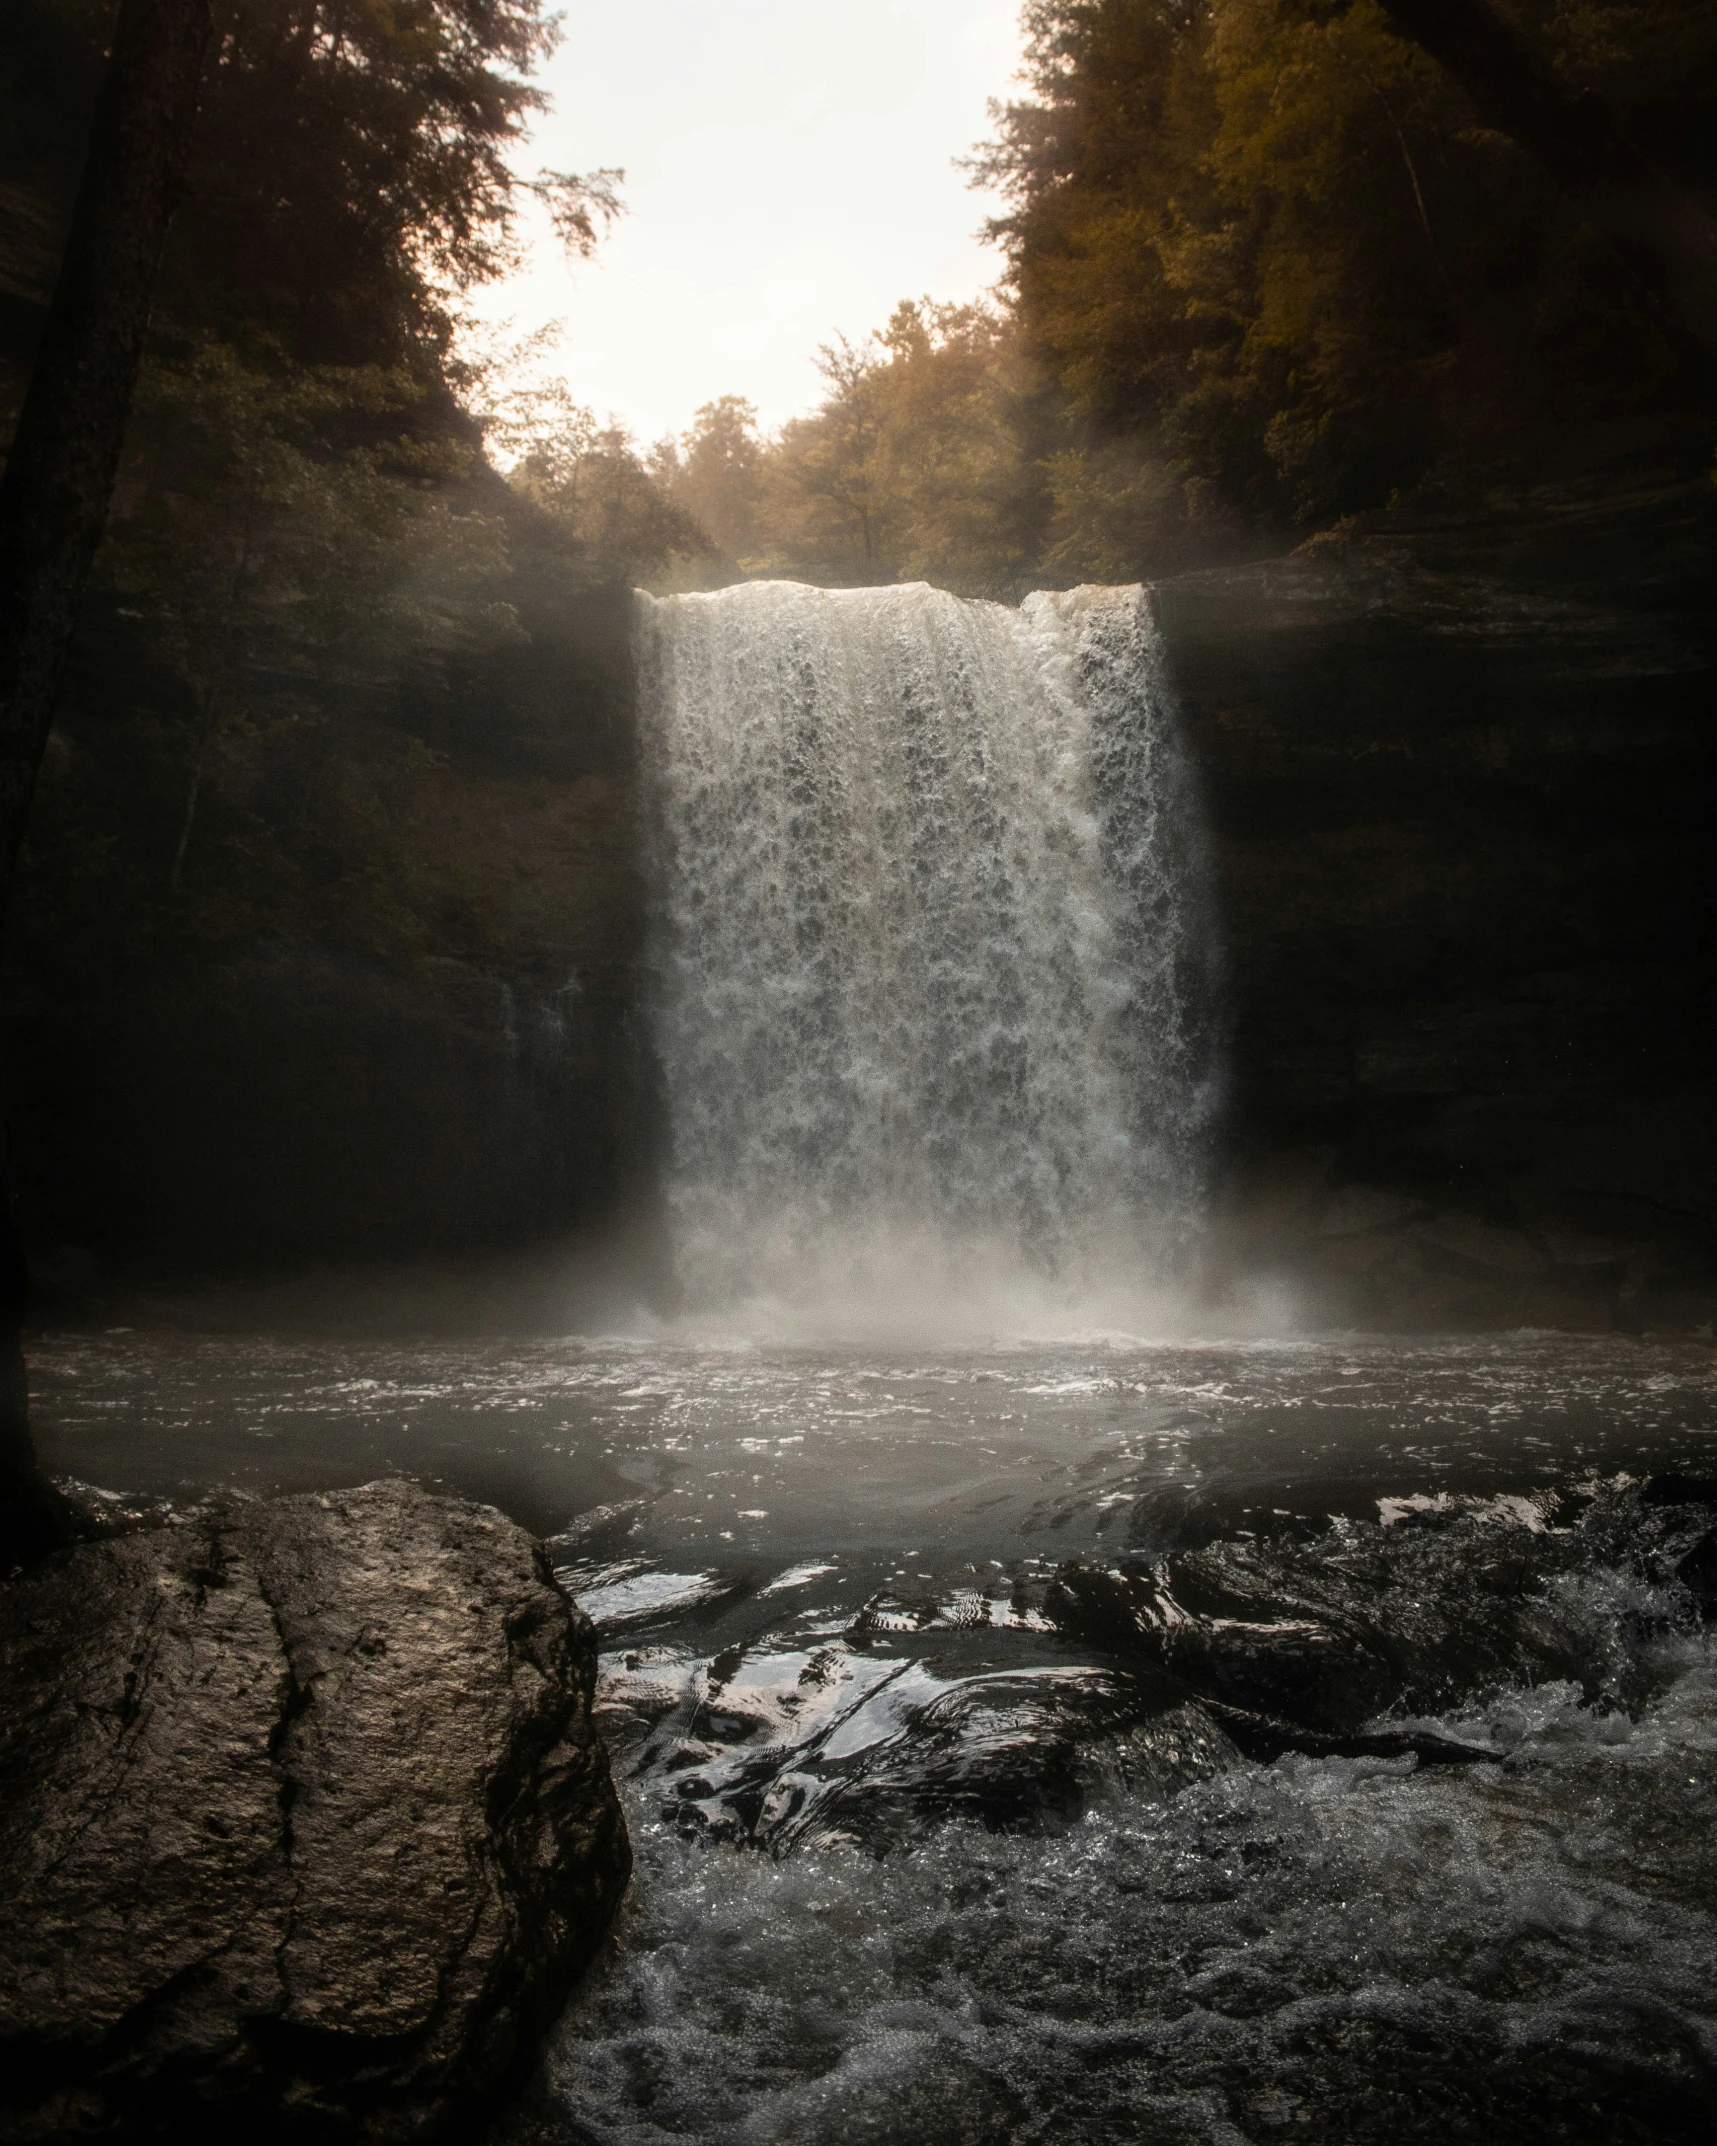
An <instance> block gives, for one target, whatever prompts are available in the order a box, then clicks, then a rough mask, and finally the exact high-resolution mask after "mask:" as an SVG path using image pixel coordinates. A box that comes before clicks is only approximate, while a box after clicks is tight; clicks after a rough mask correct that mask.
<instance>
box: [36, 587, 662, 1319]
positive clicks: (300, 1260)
mask: <svg viewBox="0 0 1717 2146" xmlns="http://www.w3.org/2000/svg"><path fill="white" fill-rule="evenodd" d="M630 618H631V597H630V592H629V591H626V590H622V589H613V590H606V591H598V592H595V593H594V594H592V595H589V596H586V597H585V598H583V599H581V600H580V604H579V606H578V608H577V611H576V612H575V613H574V612H569V614H568V615H567V616H566V617H565V618H564V619H563V620H560V621H558V622H557V626H558V638H557V639H554V640H553V643H552V645H548V646H545V647H544V648H541V649H539V650H538V651H537V653H536V656H535V658H534V669H533V674H532V677H531V678H530V679H527V680H526V681H525V684H526V685H528V686H530V687H531V689H532V690H533V692H534V693H535V695H536V698H537V699H538V700H540V701H541V702H542V705H541V707H540V708H539V709H538V710H537V711H536V715H535V718H534V721H535V727H536V730H537V731H539V732H540V733H541V736H542V739H543V741H544V750H543V752H542V753H541V754H539V755H538V756H537V757H538V759H539V760H541V761H543V762H544V764H543V765H535V766H533V765H529V764H526V765H523V766H516V767H508V766H505V765H502V766H496V767H485V766H483V765H480V764H473V756H472V754H471V753H469V752H466V753H463V754H461V755H459V756H457V757H456V756H454V755H453V754H452V753H451V752H450V753H449V755H448V758H447V762H446V764H445V765H444V766H443V767H442V768H441V769H440V770H439V771H438V772H437V773H436V774H435V775H434V776H433V777H431V778H430V779H429V780H428V781H427V782H426V783H425V784H424V785H423V787H422V794H421V796H420V798H419V800H418V802H417V804H416V806H415V808H414V814H415V816H414V820H413V824H412V827H411V830H410V839H411V842H412V845H413V849H414V852H415V856H416V859H417V863H418V867H419V869H420V870H421V871H422V873H423V874H424V875H425V876H426V877H427V878H430V879H433V880H434V881H435V882H436V883H437V884H444V885H445V886H446V887H448V888H449V889H450V890H452V891H451V895H450V898H452V899H456V901H457V902H458V904H459V905H460V907H461V909H462V911H464V912H469V913H470V914H472V915H475V916H477V917H479V918H481V919H482V925H483V937H484V940H485V942H486V948H487V951H486V952H485V953H484V954H483V956H482V957H481V958H472V957H471V956H469V955H467V956H465V957H463V958H453V957H452V956H450V955H437V954H434V953H421V952H419V953H415V954H411V955H398V954H395V955H389V954H387V953H385V952H380V951H377V952H371V953H366V952H363V951H361V950H358V949H354V948H350V947H348V948H340V947H335V946H329V945H325V944H324V945H317V944H313V943H304V942H295V941H293V940H291V939H285V938H280V939H269V940H253V941H251V942H248V943H239V944H236V945H235V946H233V947H232V948H230V949H229V950H227V951H226V952H224V953H221V954H218V955H215V956H212V957H210V958H209V959H207V960H206V961H205V962H202V963H183V964H181V965H180V966H179V967H178V968H177V969H174V970H166V971H156V972H154V973H150V974H146V975H142V976H139V977H137V978H135V979H133V980H129V981H128V980H126V979H125V978H123V977H121V978H119V979H118V980H117V982H116V981H115V979H114V978H112V977H108V976H104V977H101V978H99V979H96V980H95V984H94V987H93V988H88V989H86V990H84V991H82V992H77V991H72V990H70V989H66V988H61V989H57V990H56V991H55V992H54V993H53V994H52V995H51V996H49V995H45V994H43V995H38V996H36V997H34V998H32V996H31V995H30V994H29V993H27V992H20V991H18V990H16V989H14V991H13V992H12V994H11V996H10V999H9V1002H8V1004H7V1006H6V1008H5V1010H4V1018H3V1030H4V1033H3V1037H0V1041H3V1044H4V1052H5V1060H6V1069H7V1088H8V1094H7V1108H8V1117H9V1120H10V1123H11V1127H12V1132H13V1139H14V1161H13V1167H14V1171H15V1175H16V1178H17V1182H18V1188H19V1192H20V1196H21V1210H22V1213H23V1216H24V1219H25V1224H26V1228H27V1230H28V1232H29V1235H30V1239H31V1242H32V1245H33V1248H34V1254H35V1262H36V1266H37V1269H38V1272H39V1276H40V1279H41V1294H42V1301H43V1306H44V1310H45V1312H47V1313H48V1314H49V1315H51V1316H67V1315H73V1314H75V1313H76V1312H77V1310H78V1308H79V1305H80V1302H87V1303H88V1305H90V1306H91V1307H96V1308H99V1306H100V1305H101V1304H102V1303H103V1302H106V1301H110V1300H111V1299H112V1297H113V1294H114V1292H115V1291H116V1290H123V1289H124V1288H125V1287H126V1286H127V1285H128V1283H130V1282H133V1281H137V1280H143V1281H149V1282H155V1281H162V1280H167V1281H178V1280H184V1281H190V1282H194V1281H196V1280H197V1279H198V1278H199V1277H211V1276H216V1275H223V1274H224V1275H229V1276H230V1275H233V1274H237V1273H265V1272H268V1271H278V1270H282V1269H291V1268H294V1267H298V1266H302V1265H304V1264H306V1263H316V1262H322V1263H327V1262H351V1261H361V1260H378V1259H388V1260H394V1259H412V1258H425V1257H428V1258H437V1257H447V1256H454V1255H461V1254H467V1253H475V1252H485V1251H490V1250H495V1249H503V1248H508V1247H515V1246H519V1245H522V1244H526V1243H531V1242H535V1241H542V1240H548V1239H553V1238H557V1237H563V1236H565V1235H566V1234H567V1233H569V1232H572V1231H575V1230H578V1229H579V1228H580V1227H582V1226H584V1225H589V1224H594V1223H597V1222H599V1221H601V1220H602V1219H604V1218H606V1217H609V1216H612V1215H614V1214H615V1213H616V1212H617V1211H619V1210H622V1209H624V1208H626V1207H628V1206H629V1205H631V1206H635V1205H637V1204H638V1203H639V1202H640V1201H645V1202H647V1199H648V1190H647V1188H648V1184H649V1181H650V1177H651V1170H652V1162H653V1144H654V1139H655V1133H654V1117H653V1111H654V1105H653V1094H654V1090H653V1084H652V1076H651V1071H650V1055H649V1047H648V1039H647V1036H646V1034H645V1032H644V1028H643V1024H642V1021H641V1018H640V1014H639V1009H638V1005H637V979H638V965H639V952H640V947H641V936H642V916H643V900H642V892H641V885H642V882H641V872H640V866H639V859H638V856H637V838H636V825H637V811H636V800H635V791H636V768H635V765H634V757H633V750H632V726H631V683H630ZM551 670H553V671H557V672H558V675H559V678H560V699H559V701H558V702H557V701H556V699H555V696H554V692H553V680H552V679H550V678H549V677H548V676H547V675H546V674H547V673H548V672H550V671H551ZM538 673H542V674H544V675H541V676H539V675H537V674H538ZM557 735H558V736H560V737H562V738H564V740H565V741H566V742H565V746H564V749H563V750H561V751H560V752H559V753H558V755H557V754H556V753H555V752H554V751H552V750H550V748H552V747H553V746H554V740H555V738H556V736H557ZM557 758H558V760H559V761H560V762H562V763H563V764H561V765H556V764H554V763H555V761H556V759H557ZM466 936H469V934H466ZM454 937H455V942H457V937H458V934H455V935H454Z"/></svg>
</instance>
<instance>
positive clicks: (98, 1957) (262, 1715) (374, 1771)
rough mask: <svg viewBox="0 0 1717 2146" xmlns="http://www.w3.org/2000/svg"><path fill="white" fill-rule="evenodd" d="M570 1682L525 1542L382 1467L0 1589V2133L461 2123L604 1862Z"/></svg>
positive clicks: (588, 1663)
mask: <svg viewBox="0 0 1717 2146" xmlns="http://www.w3.org/2000/svg"><path fill="white" fill-rule="evenodd" d="M594 1669H595V1648H594V1642H593V1639H592V1637H591V1628H590V1626H589V1624H588V1623H587V1622H586V1621H585V1619H584V1618H583V1617H582V1615H581V1614H580V1613H579V1612H578V1611H577V1610H575V1609H573V1608H572V1607H571V1605H570V1604H569V1603H568V1601H567V1599H566V1597H565V1596H564V1595H562V1594H561V1593H560V1592H559V1591H558V1590H557V1589H556V1588H555V1587H554V1586H553V1585H552V1584H551V1583H550V1581H549V1580H548V1577H547V1568H546V1566H545V1565H544V1563H543V1562H542V1558H541V1554H540V1552H539V1551H538V1549H537V1547H536V1545H535V1544H534V1542H533V1541H532V1540H531V1538H530V1537H529V1536H527V1535H526V1534H525V1533H524V1532H523V1531H522V1530H521V1529H519V1528H517V1527H515V1526H514V1525H513V1524H512V1523H511V1522H510V1521H508V1520H506V1519H504V1518H503V1517H502V1516H501V1515H500V1514H499V1513H496V1512H492V1511H489V1510H487V1509H484V1508H481V1507H476V1506H471V1505H465V1504H462V1503H459V1502H457V1501H454V1500H451V1499H447V1498H440V1497H435V1496H432V1495H430V1494H429V1493H428V1492H426V1491H423V1490H420V1489H417V1488H415V1487H412V1486H410V1485H402V1484H394V1483H387V1484H372V1485H370V1486H368V1487H366V1488H364V1489H362V1490H354V1491H346V1492H339V1493H334V1494H331V1495H326V1496H314V1497H299V1498H288V1499H283V1500H279V1501H276V1502H273V1503H269V1504H257V1505H252V1506H245V1507H238V1508H234V1509H230V1510H228V1511H226V1512H223V1513H218V1514H216V1515H213V1516H212V1517H211V1516H205V1517H202V1518H200V1519H198V1520H195V1521H190V1522H186V1523H184V1524H181V1525H177V1526H172V1527H168V1528H164V1529H160V1530H155V1531H150V1532H142V1533H136V1534H131V1535H126V1536H121V1537H117V1538H114V1539H112V1540H109V1541H105V1542H101V1543H96V1544H90V1545H86V1546H84V1547H81V1548H78V1549H76V1550H73V1551H70V1552H64V1553H61V1554H60V1555H59V1556H58V1557H57V1558H55V1559H54V1560H52V1561H51V1562H50V1563H49V1564H48V1565H46V1566H44V1567H43V1568H41V1569H40V1570H39V1571H38V1572H36V1573H35V1574H33V1575H31V1576H30V1577H29V1578H27V1579H25V1580H21V1581H17V1582H14V1583H13V1584H12V1585H10V1586H8V1587H5V1588H0V1676H3V1677H4V1688H5V1692H6V1703H5V1719H4V1723H3V1724H0V2138H4V2139H7V2140H49V2139H57V2138H63V2137H71V2136H78V2137H83V2136H92V2135H93V2136H139V2137H149V2136H154V2135H157V2134H161V2135H166V2134H168V2133H171V2134H172V2135H173V2136H174V2137H176V2138H179V2139H184V2138H193V2137H198V2136H202V2135H209V2136H214V2135H217V2134H218V2135H220V2136H222V2137H224V2138H230V2137H231V2136H233V2130H232V2127H233V2126H235V2125H242V2126H243V2128H244V2130H245V2131H246V2132H247V2133H248V2134H249V2135H250V2137H252V2138H258V2137H261V2138H268V2139H276V2138H282V2139H300V2138H302V2139H306V2140H308V2139H315V2140H318V2141H321V2140H343V2139H360V2138H361V2139H378V2140H379V2139H401V2140H403V2139H416V2138H420V2137H427V2136H431V2135H434V2134H437V2133H438V2132H440V2131H441V2130H442V2129H443V2128H444V2127H445V2126H446V2125H447V2124H448V2123H449V2122H450V2121H453V2120H456V2119H457V2117H458V2115H459V2112H460V2111H461V2110H465V2111H467V2112H469V2111H470V2109H471V2105H472V2103H473V2101H474V2099H475V2097H477V2096H480V2095H482V2094H483V2093H484V2092H485V2090H488V2089H492V2088H494V2087H495V2086H496V2085H497V2084H498V2083H499V2082H501V2081H502V2080H503V2079H504V2078H505V2077H506V2075H507V2074H508V2073H509V2072H510V2071H511V2070H512V2069H513V2067H514V2066H515V2064H516V2063H517V2062H519V2061H520V2060H521V2059H523V2058H524V2057H526V2056H527V2055H528V2053H529V2049H530V2045H531V2042H532V2039H533V2037H534V2036H535V2035H536V2034H537V2033H538V2032H539V2031H540V2030H541V2029H542V2028H543V2027H544V2026H546V2024H547V2023H548V2022H549V2020H550V2019H551V2018H552V2017H553V2015H554V2013H555V2012H556V2010H557V2009H558V2008H559V2006H560V2004H561V2003H562V2001H563V1999H564V1997H565V1995H566V1992H567V1989H568V1987H569V1985H570V1983H571V1982H572V1980H573V1978H574V1976H575V1975H576V1974H577V1973H578V1972H579V1970H580V1969H581V1968H582V1967H583V1966H584V1965H585V1963H586V1962H587V1961H588V1960H589V1958H590V1956H591V1954H592V1953H593V1951H594V1950H595V1948H596V1946H597V1945H598V1944H599V1942H600V1941H601V1938H602V1936H603V1934H604V1932H605V1931H606V1929H607V1927H608V1923H609V1920H610V1918H611V1916H612V1914H613V1911H614V1909H615V1907H616V1905H617V1904H618V1901H619V1898H620V1895H621V1891H622V1889H623V1887H624V1885H625V1882H626V1876H627V1872H628V1869H629V1867H630V1854H629V1850H628V1847H627V1842H626V1834H625V1827H624V1823H623V1821H622V1818H621V1815H620V1810H619V1806H618V1803H617V1801H616V1799H615V1795H614V1790H613V1786H612V1784H611V1782H610V1779H609V1773H608V1762H607V1758H606V1756H605V1754H604V1752H603V1750H602V1746H601V1744H600V1742H599V1741H598V1739H597V1737H596V1735H595V1732H594V1731H593V1729H592V1727H591V1721H590V1696H591V1686H592V1681H593V1677H594Z"/></svg>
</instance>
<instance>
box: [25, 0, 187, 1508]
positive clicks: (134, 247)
mask: <svg viewBox="0 0 1717 2146" xmlns="http://www.w3.org/2000/svg"><path fill="white" fill-rule="evenodd" d="M213 33H214V15H213V4H212V0H121V6H120V10H119V17H118V20H117V22H116V24H115V26H114V34H113V45H112V49H111V52H110V54H109V57H108V64H107V75H106V79H105V81H104V82H103V85H102V92H101V99H100V102H99V104H98V105H97V107H96V115H95V124H94V127H93V130H92V132H91V136H90V145H89V156H88V161H87V162H86V164H85V167H84V174H83V179H82V182H81V184H80V186H79V189H78V196H77V202H76V205H75V207H74V209H73V212H72V222H71V229H70V232H69V233H68V235H67V239H66V248H65V255H64V258H63V260H62V261H61V263H60V273H59V280H58V282H57V283H56V284H55V287H54V295H53V301H52V304H51V305H50V307H49V309H48V319H47V325H46V327H45V329H44V331H43V335H42V342H41V348H40V350H39V351H38V353H37V357H36V363H35V367H34V370H33V372H32V374H31V377H30V387H29V392H28V395H27V396H26V398H25V402H24V408H23V411H22V414H21V415H20V417H19V419H18V429H17V433H16V435H15V436H14V438H13V441H12V448H11V453H10V455H9V457H8V459H7V463H6V471H5V475H4V477H3V478H0V923H3V921H4V915H5V907H6V904H7V902H8V900H9V897H10V894H11V887H12V880H13V876H14V873H15V871H16V868H17V861H18V851H19V848H20V846H21V844H22V842H23V839H24V828H25V825H26V822H27V821H28V818H29V812H30V798H31V795H32V792H33V791H34V789H35V783H36V770H37V768H38V766H39V765H40V763H41V758H42V748H43V747H44V746H45V745H46V743H47V738H48V728H49V725H50V723H51V722H52V719H53V710H54V698H55V695H56V693H57V691H58V689H59V684H60V680H61V678H62V676H63V675H64V671H65V666H66V659H67V656H68V655H69V653H70V650H71V642H72V633H73V629H74V627H75V626H76V623H77V613H78V606H79V603H80V601H81V599H82V596H83V590H84V584H85V582H86V580H87V579H88V576H89V569H90V562H91V561H92V559H93V558H94V556H95V549H96V546H97V544H98V543H99V542H100V541H101V533H102V529H103V527H104V526H105V524H106V521H107V511H108V504H109V501H110V500H111V498H112V495H113V480H114V476H115V473H116V472H117V470H118V467H119V451H120V447H121V445H122V444H123V442H124V438H125V424H126V419H127V417H128V416H129V414H130V410H131V397H132V391H133V389H134V387H135V385H136V381H137V368H138V364H139V361H140V360H141V358H142V354H143V339H144V335H145V333H146V332H147V329H148V326H149V307H150V301H151V299H152V297H153V294H154V289H155V279H156V274H157V272H158V270H159V268H160V264H161V248H162V245H163V243H164V241H165V239H166V236H167V226H168V224H169V222H170V221H171V219H172V215H173V211H174V209H175V207H176V206H177V204H178V200H179V196H180V193H181V192H182V190H183V185H184V173H185V163H186V153H187V150H188V148H189V144H190V136H191V128H192V124H193V122H194V120H195V117H196V109H197V95H198V91H199V88H200V87H201V83H202V77H203V69H204V66H205V65H206V63H207V60H208V55H209V47H210V44H211V42H212V39H213ZM23 1309H24V1262H23V1254H22V1250H21V1248H20V1246H19V1244H18V1240H17V1229H16V1223H15V1221H14V1219H13V1215H12V1203H11V1197H10V1187H9V1185H8V1186H7V1188H6V1189H5V1191H4V1192H3V1193H0V1503H4V1504H10V1505H12V1506H13V1507H14V1508H16V1507H18V1506H19V1505H20V1504H21V1503H28V1502H30V1497H31V1486H32V1485H33V1484H34V1481H35V1456H34V1450H33V1447H32V1444H31V1439H30V1429H29V1419H28V1413H27V1408H26V1404H25V1391H24V1375H23V1353H22V1330H23V1326H22V1323H23Z"/></svg>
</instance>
